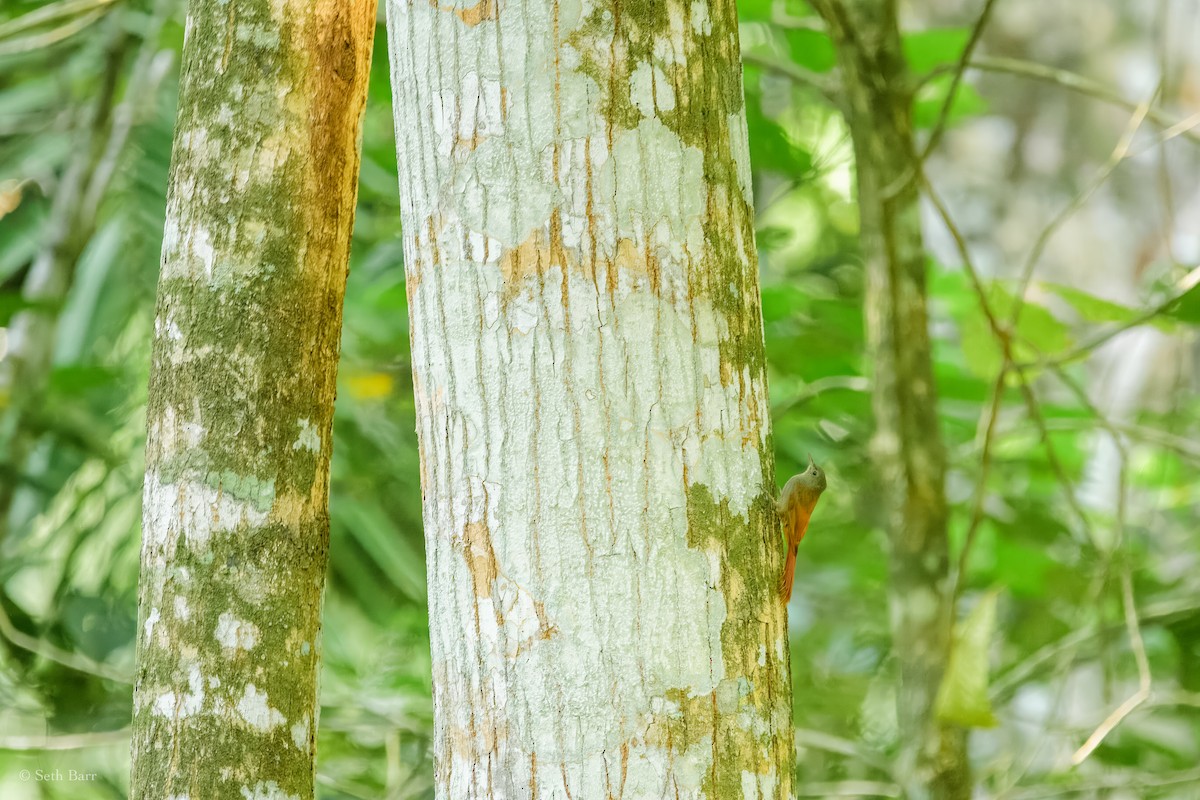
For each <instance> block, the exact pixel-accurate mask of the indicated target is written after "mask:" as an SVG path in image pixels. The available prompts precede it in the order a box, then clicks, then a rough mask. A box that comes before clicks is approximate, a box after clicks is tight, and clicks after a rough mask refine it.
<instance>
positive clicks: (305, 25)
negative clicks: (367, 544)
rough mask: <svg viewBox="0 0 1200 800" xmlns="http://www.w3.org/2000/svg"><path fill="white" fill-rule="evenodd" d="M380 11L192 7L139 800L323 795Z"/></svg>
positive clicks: (349, 2)
mask: <svg viewBox="0 0 1200 800" xmlns="http://www.w3.org/2000/svg"><path fill="white" fill-rule="evenodd" d="M374 24H375V4H374V2H373V0H367V1H366V2H359V1H358V0H317V1H316V2H311V1H310V0H273V1H272V2H268V0H193V2H192V3H191V7H190V9H189V14H188V20H187V29H186V30H187V34H186V41H185V44H184V50H183V75H182V79H181V86H180V107H179V115H178V121H177V127H176V134H175V145H174V152H173V157H172V161H173V163H172V169H171V185H170V190H169V195H168V204H167V224H166V233H165V237H164V242H163V262H162V274H161V277H160V282H159V294H158V308H157V311H156V316H155V321H154V327H155V341H154V355H153V363H152V367H151V375H150V394H149V413H148V422H149V438H148V442H147V452H146V487H145V501H144V523H143V543H142V576H141V593H140V602H139V605H140V615H139V620H140V627H139V637H138V664H137V686H136V690H135V694H134V720H133V768H132V792H131V794H132V796H133V797H135V798H177V797H190V798H193V800H198V799H199V798H226V797H229V798H237V797H247V798H254V799H255V800H267V799H268V798H270V799H271V800H276V799H278V800H282V799H283V798H311V797H313V794H314V793H313V779H314V761H313V759H314V751H315V740H316V726H317V668H318V663H319V652H320V650H319V642H318V635H319V632H320V613H321V598H322V589H323V586H324V575H325V563H326V558H327V553H328V547H329V523H328V510H327V497H328V484H329V457H330V453H331V441H330V426H331V419H332V412H333V398H334V378H335V374H336V368H337V355H338V341H339V335H340V329H341V316H342V297H343V292H344V288H345V280H346V266H347V257H348V253H349V245H350V231H351V228H352V225H353V220H354V203H355V194H356V187H357V180H358V162H359V153H358V136H359V129H360V126H361V119H362V112H363V108H364V105H365V99H366V85H367V74H368V67H369V62H370V53H371V40H372V35H373V32H374Z"/></svg>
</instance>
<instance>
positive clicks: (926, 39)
mask: <svg viewBox="0 0 1200 800" xmlns="http://www.w3.org/2000/svg"><path fill="white" fill-rule="evenodd" d="M970 36H971V30H970V29H969V28H932V29H930V30H925V31H917V32H915V33H909V34H905V36H904V41H903V43H902V46H903V48H904V57H905V59H907V61H908V67H909V69H911V70H912V71H913V72H915V73H918V74H919V73H922V72H928V71H930V70H932V69H936V68H937V67H940V66H943V65H945V64H953V63H956V62H957V61H958V59H959V58H960V57H961V56H962V51H963V48H964V47H966V46H967V39H969V38H970Z"/></svg>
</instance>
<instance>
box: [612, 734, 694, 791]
mask: <svg viewBox="0 0 1200 800" xmlns="http://www.w3.org/2000/svg"><path fill="white" fill-rule="evenodd" d="M712 756H713V744H712V737H711V736H704V737H699V740H698V741H697V742H696V743H694V744H693V745H692V746H691V747H689V748H688V749H687V750H684V751H683V752H677V751H675V752H672V751H669V750H667V749H666V748H664V747H655V746H652V745H645V744H639V745H635V746H633V747H630V748H629V758H628V766H627V767H626V772H625V782H624V790H625V791H624V793H623V794H624V796H625V797H671V798H676V797H678V798H681V800H702V798H705V800H707V798H706V794H705V792H704V791H703V789H704V780H705V778H706V777H708V776H709V775H711V774H712ZM597 788H602V785H601V786H598V787H597ZM603 795H604V792H602V791H601V792H599V793H598V795H597V796H603Z"/></svg>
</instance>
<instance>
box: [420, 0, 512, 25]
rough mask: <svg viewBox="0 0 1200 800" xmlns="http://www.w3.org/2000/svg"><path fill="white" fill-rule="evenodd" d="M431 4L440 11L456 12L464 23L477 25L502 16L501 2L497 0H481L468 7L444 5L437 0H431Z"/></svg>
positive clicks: (455, 14)
mask: <svg viewBox="0 0 1200 800" xmlns="http://www.w3.org/2000/svg"><path fill="white" fill-rule="evenodd" d="M429 5H431V6H433V7H434V8H436V9H437V10H438V11H442V12H445V13H451V14H454V16H456V17H458V18H459V19H460V20H462V21H463V24H464V25H467V26H469V27H472V28H473V27H475V26H476V25H478V24H479V23H481V22H487V21H488V20H490V19H498V18H499V16H500V4H499V2H497V0H479V2H478V3H476V4H475V5H473V6H468V7H467V8H455V7H454V6H444V5H442V4H441V3H439V2H438V1H437V0H429Z"/></svg>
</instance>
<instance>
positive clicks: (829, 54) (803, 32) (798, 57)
mask: <svg viewBox="0 0 1200 800" xmlns="http://www.w3.org/2000/svg"><path fill="white" fill-rule="evenodd" d="M786 38H787V42H788V50H789V51H790V52H791V54H792V61H794V62H796V63H797V64H799V65H800V66H802V67H805V68H806V69H811V70H812V71H813V72H829V70H831V69H833V67H834V65H835V64H836V63H837V53H836V52H834V49H833V42H832V41H831V40H830V38H829V34H827V33H825V32H824V31H815V30H807V29H798V30H789V31H787V33H786Z"/></svg>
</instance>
